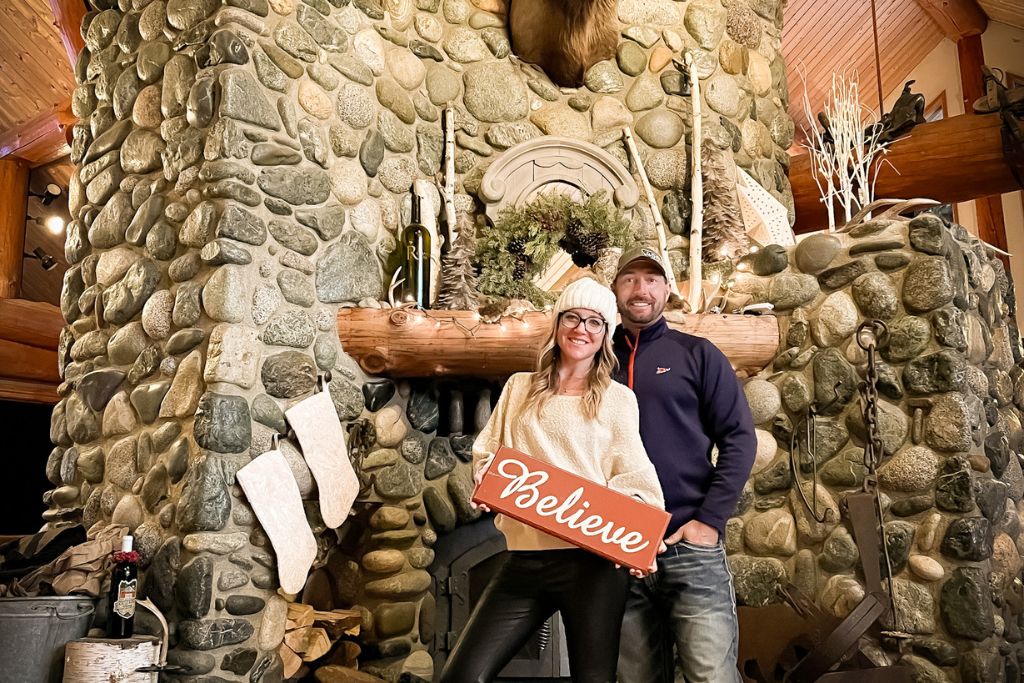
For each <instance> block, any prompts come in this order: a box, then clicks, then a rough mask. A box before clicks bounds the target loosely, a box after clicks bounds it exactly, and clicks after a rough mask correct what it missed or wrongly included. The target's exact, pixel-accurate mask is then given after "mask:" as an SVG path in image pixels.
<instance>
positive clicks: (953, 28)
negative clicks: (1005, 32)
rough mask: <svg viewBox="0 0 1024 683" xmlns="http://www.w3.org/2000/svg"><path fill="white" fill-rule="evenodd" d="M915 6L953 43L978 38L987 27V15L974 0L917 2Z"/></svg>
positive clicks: (923, 0) (922, 0)
mask: <svg viewBox="0 0 1024 683" xmlns="http://www.w3.org/2000/svg"><path fill="white" fill-rule="evenodd" d="M917 4H918V5H920V6H921V9H923V10H924V11H925V13H927V14H928V16H929V17H931V20H932V21H934V22H935V25H936V26H938V27H939V29H941V30H942V32H943V33H944V34H946V37H947V38H949V39H950V40H952V41H953V42H954V43H955V42H957V41H958V40H960V39H962V38H966V37H968V36H980V35H981V34H982V33H984V32H985V29H986V28H987V27H988V15H986V14H985V11H984V10H983V9H981V7H979V6H978V3H977V2H975V1H974V0H917Z"/></svg>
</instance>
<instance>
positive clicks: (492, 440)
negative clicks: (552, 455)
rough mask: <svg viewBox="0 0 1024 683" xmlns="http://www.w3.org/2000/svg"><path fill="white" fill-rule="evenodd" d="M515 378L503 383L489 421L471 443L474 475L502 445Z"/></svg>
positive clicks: (515, 376)
mask: <svg viewBox="0 0 1024 683" xmlns="http://www.w3.org/2000/svg"><path fill="white" fill-rule="evenodd" d="M517 377H518V375H513V376H512V377H510V378H509V380H508V382H506V383H505V388H504V389H503V390H502V392H501V396H500V397H498V403H497V405H495V406H494V410H493V411H491V417H490V419H488V420H487V424H486V425H485V426H484V428H483V429H482V430H480V433H479V434H477V436H476V440H475V441H473V474H474V475H475V474H476V473H477V472H478V471H479V470H480V469H481V468H483V467H486V466H487V465H488V464H490V460H491V458H492V457H493V456H494V453H495V452H496V451H497V450H498V447H499V446H501V445H502V440H504V439H505V431H506V428H507V427H506V424H505V421H506V420H507V419H508V417H509V403H510V401H511V396H512V393H513V392H514V391H515V385H516V379H517Z"/></svg>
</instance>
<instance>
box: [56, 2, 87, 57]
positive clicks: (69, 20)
mask: <svg viewBox="0 0 1024 683" xmlns="http://www.w3.org/2000/svg"><path fill="white" fill-rule="evenodd" d="M50 10H51V11H52V12H53V25H54V26H56V27H57V30H58V31H60V39H61V42H63V43H64V49H65V50H66V51H67V53H68V61H69V62H71V66H72V67H74V66H75V64H76V63H77V62H78V55H79V53H80V52H81V51H82V48H83V47H85V40H84V39H83V38H82V19H84V18H85V12H86V7H85V3H84V2H82V0H50Z"/></svg>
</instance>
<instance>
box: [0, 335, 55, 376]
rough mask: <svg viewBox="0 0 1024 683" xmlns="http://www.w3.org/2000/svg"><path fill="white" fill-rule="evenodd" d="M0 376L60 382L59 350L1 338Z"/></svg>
mask: <svg viewBox="0 0 1024 683" xmlns="http://www.w3.org/2000/svg"><path fill="white" fill-rule="evenodd" d="M0 378H3V379H16V380H28V381H30V382H48V383H51V384H54V385H56V384H60V373H58V372H57V351H56V349H54V350H52V351H51V350H49V349H41V348H39V347H38V346H29V345H28V344H19V343H18V342H12V341H7V340H6V339H0Z"/></svg>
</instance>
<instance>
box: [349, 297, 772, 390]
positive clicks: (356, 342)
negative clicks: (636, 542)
mask: <svg viewBox="0 0 1024 683" xmlns="http://www.w3.org/2000/svg"><path fill="white" fill-rule="evenodd" d="M669 325H670V326H672V327H673V328H675V329H678V330H681V331H683V332H687V333H689V334H695V335H698V336H702V337H706V338H707V339H709V340H711V341H712V342H713V343H714V344H715V345H716V346H718V348H719V349H721V350H722V352H723V353H725V355H726V356H727V357H728V358H729V360H730V361H731V362H732V364H733V367H735V368H737V369H738V370H748V371H749V370H755V371H756V370H761V369H762V368H764V367H765V366H766V365H767V364H768V363H769V362H770V361H771V360H772V358H773V357H774V356H775V353H776V351H777V350H778V345H779V326H778V322H777V321H776V319H775V317H774V316H743V315H711V314H707V315H684V314H672V315H671V320H670V322H669ZM550 331H551V314H550V313H542V312H532V313H526V314H525V315H523V316H522V318H521V319H519V318H510V317H505V318H503V319H502V321H501V322H500V323H485V322H483V321H481V320H480V319H479V318H478V316H477V315H476V313H474V312H473V311H427V312H422V311H417V310H411V309H377V308H343V309H341V310H339V311H338V337H339V339H340V340H341V345H342V348H343V349H344V350H345V353H347V354H348V355H350V356H352V357H353V358H355V359H356V361H357V362H358V363H359V365H360V367H362V368H363V370H364V371H366V372H367V373H370V374H374V375H385V376H388V377H443V376H448V377H452V376H454V377H503V376H508V375H511V374H512V373H514V372H521V371H526V370H533V369H534V368H535V367H536V364H537V359H538V357H539V356H540V353H541V350H542V348H541V347H542V345H543V344H544V341H545V340H546V339H547V337H548V334H549V333H550Z"/></svg>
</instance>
